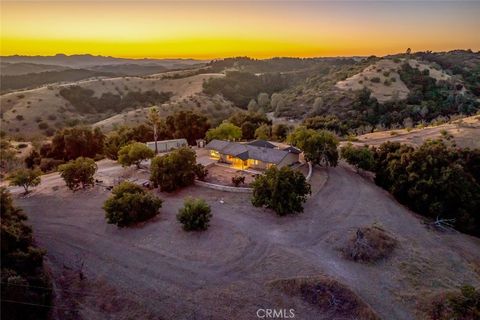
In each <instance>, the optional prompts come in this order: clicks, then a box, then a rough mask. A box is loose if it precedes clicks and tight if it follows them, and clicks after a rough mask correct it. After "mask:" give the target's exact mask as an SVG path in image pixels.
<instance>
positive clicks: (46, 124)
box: [38, 122, 48, 130]
mask: <svg viewBox="0 0 480 320" xmlns="http://www.w3.org/2000/svg"><path fill="white" fill-rule="evenodd" d="M38 129H40V130H45V129H48V123H46V122H40V123H39V124H38Z"/></svg>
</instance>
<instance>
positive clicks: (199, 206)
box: [177, 198, 212, 231]
mask: <svg viewBox="0 0 480 320" xmlns="http://www.w3.org/2000/svg"><path fill="white" fill-rule="evenodd" d="M211 218H212V214H211V209H210V206H209V205H208V204H207V203H206V202H205V200H203V199H200V198H187V199H186V200H185V202H184V205H183V208H180V210H179V211H178V214H177V220H178V222H180V223H181V224H182V225H183V229H184V230H185V231H202V230H207V229H208V226H209V222H210V219H211Z"/></svg>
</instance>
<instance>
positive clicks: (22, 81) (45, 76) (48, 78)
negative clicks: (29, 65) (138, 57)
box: [1, 69, 115, 91]
mask: <svg viewBox="0 0 480 320" xmlns="http://www.w3.org/2000/svg"><path fill="white" fill-rule="evenodd" d="M114 75H115V74H113V73H111V72H99V71H91V70H85V69H67V70H62V71H45V72H39V73H28V74H22V75H2V76H1V83H2V91H7V90H16V89H22V88H30V87H37V86H41V85H44V84H48V83H55V82H62V81H79V80H83V79H87V78H92V77H102V76H105V77H112V76H114Z"/></svg>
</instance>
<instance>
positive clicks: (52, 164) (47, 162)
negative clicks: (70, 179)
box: [39, 158, 64, 173]
mask: <svg viewBox="0 0 480 320" xmlns="http://www.w3.org/2000/svg"><path fill="white" fill-rule="evenodd" d="M63 163H64V161H63V160H57V159H52V158H40V164H39V167H40V170H42V172H45V173H46V172H51V171H56V170H57V168H58V166H60V165H61V164H63Z"/></svg>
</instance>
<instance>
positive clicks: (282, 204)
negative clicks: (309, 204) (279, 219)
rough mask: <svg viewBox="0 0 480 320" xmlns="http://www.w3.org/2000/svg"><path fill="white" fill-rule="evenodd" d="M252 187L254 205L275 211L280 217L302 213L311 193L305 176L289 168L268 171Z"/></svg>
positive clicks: (274, 168) (272, 168)
mask: <svg viewBox="0 0 480 320" xmlns="http://www.w3.org/2000/svg"><path fill="white" fill-rule="evenodd" d="M252 186H253V197H252V204H253V205H254V206H255V207H261V206H265V207H267V208H270V209H273V210H274V211H275V212H276V213H277V214H278V215H280V216H283V215H287V214H292V213H296V212H302V211H303V203H304V202H305V201H306V200H307V195H309V194H310V193H311V190H310V185H309V184H308V183H307V181H306V179H305V176H304V175H303V174H302V173H301V172H299V171H294V170H292V169H290V168H289V167H283V168H281V169H277V168H276V167H271V168H269V169H267V170H266V171H265V173H264V174H262V175H259V176H257V177H256V178H255V181H254V182H253V184H252Z"/></svg>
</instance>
